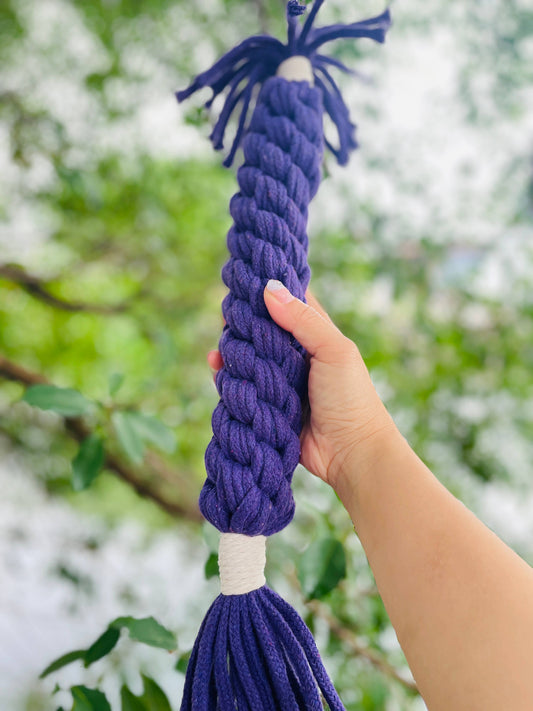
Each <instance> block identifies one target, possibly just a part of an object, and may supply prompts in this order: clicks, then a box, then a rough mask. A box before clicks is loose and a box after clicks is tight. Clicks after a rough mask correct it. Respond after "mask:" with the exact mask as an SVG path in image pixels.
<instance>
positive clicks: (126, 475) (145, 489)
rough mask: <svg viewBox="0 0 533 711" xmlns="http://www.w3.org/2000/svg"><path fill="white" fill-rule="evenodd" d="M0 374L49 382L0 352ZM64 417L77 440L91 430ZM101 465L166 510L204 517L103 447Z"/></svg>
mask: <svg viewBox="0 0 533 711" xmlns="http://www.w3.org/2000/svg"><path fill="white" fill-rule="evenodd" d="M0 377H3V378H5V379H7V380H13V381H16V382H19V383H22V384H24V385H38V384H41V383H48V382H49V381H48V380H47V379H46V378H45V377H44V375H42V374H40V373H35V372H32V371H29V370H26V369H25V368H23V367H22V366H21V365H18V363H14V362H13V361H10V360H8V359H7V358H4V357H3V356H2V355H0ZM63 420H64V425H65V429H66V430H67V432H68V433H69V434H70V435H71V437H72V438H73V439H75V440H76V441H77V442H82V441H83V440H84V439H86V438H87V437H88V436H89V435H90V434H91V429H90V428H89V427H88V426H87V425H86V424H85V422H84V421H83V420H82V419H81V418H80V417H65V418H63ZM146 461H147V462H152V463H153V462H154V461H155V457H150V458H148V457H147V460H146ZM104 466H105V467H106V468H107V469H109V470H110V471H112V472H113V473H114V474H115V475H116V476H118V477H119V479H122V481H124V482H126V483H127V484H129V486H131V487H132V489H134V491H136V492H137V494H139V496H142V497H143V498H146V499H150V500H151V501H153V502H154V503H156V504H157V505H158V506H159V508H161V509H162V510H163V511H166V513H168V514H170V515H171V516H174V517H178V518H184V519H186V520H188V521H191V522H194V523H199V522H201V521H203V517H202V515H201V513H200V511H199V509H198V508H197V507H196V506H191V505H186V504H182V503H178V502H175V501H170V500H169V499H168V498H166V497H165V496H164V495H163V494H162V493H161V491H159V490H158V488H157V487H154V486H153V484H152V483H151V482H149V481H147V480H145V479H142V478H140V477H139V475H138V472H137V471H136V470H135V468H134V467H132V466H130V465H129V464H128V463H127V462H125V461H124V460H122V459H121V458H120V457H119V456H117V455H116V454H114V453H112V452H107V451H106V455H105V460H104ZM151 469H152V471H153V472H154V473H156V472H157V469H159V470H161V465H159V467H157V468H156V467H154V466H152V468H151ZM173 474H174V480H175V481H179V480H181V479H184V478H185V477H183V476H181V475H179V474H177V473H176V472H173ZM166 475H167V477H168V475H169V470H168V469H167V470H166Z"/></svg>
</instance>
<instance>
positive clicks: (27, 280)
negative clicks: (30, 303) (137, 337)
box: [0, 264, 127, 314]
mask: <svg viewBox="0 0 533 711" xmlns="http://www.w3.org/2000/svg"><path fill="white" fill-rule="evenodd" d="M0 278H1V279H6V280H8V281H11V282H12V283H14V284H18V286H20V287H21V288H22V289H24V291H25V292H26V293H28V294H30V295H31V296H34V297H35V298H36V299H39V300H40V301H43V302H44V303H45V304H48V305H49V306H53V307H54V308H56V309H61V310H62V311H68V312H70V313H74V312H78V311H85V312H91V313H98V314H115V313H122V312H123V311H125V310H126V309H127V306H126V304H117V305H116V306H106V305H103V304H86V303H81V302H78V301H67V300H66V299H62V298H61V297H60V296H54V294H52V293H51V292H50V290H49V281H45V280H43V279H41V278H40V277H38V276H35V275H34V274H28V272H27V271H26V270H25V269H23V268H22V267H21V266H20V265H18V264H0ZM50 281H53V280H50Z"/></svg>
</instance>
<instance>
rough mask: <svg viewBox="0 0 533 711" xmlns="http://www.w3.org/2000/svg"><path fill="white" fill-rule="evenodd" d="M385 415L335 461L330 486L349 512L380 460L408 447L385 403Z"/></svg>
mask: <svg viewBox="0 0 533 711" xmlns="http://www.w3.org/2000/svg"><path fill="white" fill-rule="evenodd" d="M381 405H382V408H383V409H382V411H381V412H380V413H379V414H378V415H377V416H376V418H375V420H374V421H373V426H372V429H369V430H368V432H367V433H365V434H360V435H359V437H357V436H356V435H355V434H354V444H352V446H351V447H347V448H346V449H345V450H344V451H343V452H340V453H339V454H338V455H337V457H336V458H335V459H334V461H332V464H331V467H330V470H331V471H330V473H329V477H328V479H329V483H330V484H331V486H332V487H333V489H334V490H335V492H336V493H337V495H338V496H339V498H340V499H341V501H342V502H343V504H344V506H345V507H346V508H348V505H347V504H348V502H350V508H351V505H352V502H353V501H354V500H355V498H356V497H357V493H358V488H359V486H360V484H361V483H362V482H364V481H366V480H367V479H369V478H371V477H372V475H373V471H374V470H375V468H376V467H377V466H379V462H380V460H381V459H382V458H383V457H385V456H388V454H389V453H390V451H391V450H393V449H394V448H396V447H398V446H405V445H407V446H408V447H409V445H408V443H407V441H406V440H405V438H404V437H403V435H402V433H401V432H400V430H399V429H398V427H397V426H396V423H395V422H394V420H393V419H392V417H391V415H390V414H389V412H388V411H387V410H386V408H385V406H384V405H383V403H381Z"/></svg>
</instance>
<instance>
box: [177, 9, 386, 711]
mask: <svg viewBox="0 0 533 711" xmlns="http://www.w3.org/2000/svg"><path fill="white" fill-rule="evenodd" d="M323 2H324V0H315V2H314V3H313V5H312V8H311V11H310V12H309V15H308V16H307V18H306V20H305V23H304V24H303V25H302V24H300V22H299V16H300V15H302V14H303V13H304V12H305V10H306V8H305V6H304V5H300V4H299V2H298V0H289V2H288V4H287V22H288V42H287V44H286V45H285V44H283V43H281V42H280V41H279V40H277V39H275V38H274V37H270V36H267V35H260V36H255V37H250V38H248V39H247V40H245V41H244V42H242V43H241V44H240V45H238V46H237V47H235V48H234V49H232V50H230V51H229V52H227V54H225V55H224V56H223V57H222V58H221V59H219V60H218V61H217V62H216V63H215V64H214V65H213V66H212V67H211V68H210V69H209V70H207V71H206V72H203V73H202V74H200V75H199V76H198V77H196V79H195V80H194V82H193V83H192V84H191V85H190V86H189V87H188V88H187V89H185V90H183V91H180V92H177V94H176V96H177V98H178V101H183V100H184V99H186V98H187V97H189V96H190V95H191V94H193V93H194V92H196V91H197V90H199V89H201V88H203V87H207V86H208V87H210V88H211V89H212V92H213V95H212V97H211V98H210V100H209V101H207V103H206V104H205V106H206V107H207V108H209V107H210V106H211V104H212V102H213V100H214V98H215V97H216V96H217V95H218V94H220V93H221V92H222V91H223V90H225V89H226V88H227V87H229V90H228V92H227V95H226V99H225V103H224V106H223V108H222V111H221V113H220V116H219V118H218V121H217V122H216V124H215V127H214V129H213V131H212V133H211V136H210V139H211V141H212V143H213V146H214V147H215V149H217V150H220V149H222V148H223V138H224V133H225V130H226V126H227V123H228V120H229V118H230V117H231V115H232V113H233V112H234V110H235V109H236V108H237V106H238V105H239V104H242V106H241V112H240V116H239V120H238V126H237V132H236V135H235V138H234V141H233V145H232V147H231V150H230V152H229V155H228V156H227V158H226V159H225V161H224V165H225V166H227V167H229V166H230V165H231V164H232V162H233V159H234V157H235V153H236V151H237V149H238V147H239V146H242V149H243V153H244V163H243V164H242V165H241V166H240V167H239V169H238V171H237V181H238V184H239V188H240V190H239V192H237V193H236V194H235V195H234V196H233V197H232V199H231V202H230V213H231V216H232V218H233V220H234V224H233V225H232V227H231V229H230V230H229V232H228V235H227V244H228V249H229V252H230V255H231V256H230V258H229V260H228V261H227V262H226V264H225V265H224V267H223V269H222V279H223V281H224V283H225V284H226V286H227V287H228V288H229V293H228V294H227V296H226V297H225V298H224V301H223V303H222V311H223V315H224V318H225V320H226V325H225V326H224V329H223V332H222V335H221V338H220V341H219V350H220V353H221V355H222V359H223V362H224V365H223V367H222V368H221V369H220V370H219V371H218V373H217V377H216V386H217V390H218V393H219V395H220V401H219V403H218V405H217V406H216V408H215V410H214V412H213V416H212V426H213V437H212V439H211V441H210V443H209V445H208V447H207V449H206V453H205V464H206V470H207V479H206V481H205V484H204V486H203V488H202V491H201V494H200V509H201V511H202V513H203V515H204V516H205V518H206V519H207V520H208V521H209V522H210V523H212V524H213V525H214V526H215V527H216V528H218V530H219V531H221V533H222V535H221V541H220V549H219V567H220V577H221V594H220V595H219V596H218V597H217V598H216V600H215V601H214V602H213V604H212V605H211V607H210V608H209V610H208V612H207V614H206V616H205V618H204V621H203V623H202V625H201V628H200V631H199V633H198V637H197V639H196V642H195V644H194V647H193V651H192V654H191V657H190V660H189V664H188V667H187V674H186V678H185V689H184V694H183V700H182V704H181V711H300V710H301V711H321V710H322V709H323V708H324V706H323V701H325V702H326V704H327V706H328V708H329V709H330V711H341V710H343V709H344V707H343V705H342V702H341V700H340V698H339V696H338V694H337V692H336V691H335V689H334V687H333V684H332V682H331V681H330V679H329V677H328V675H327V673H326V671H325V668H324V666H323V664H322V661H321V659H320V655H319V652H318V649H317V647H316V644H315V642H314V640H313V637H312V635H311V632H310V631H309V630H308V628H307V627H306V625H305V624H304V622H303V620H302V619H301V618H300V617H299V615H298V614H297V612H296V611H295V610H294V609H293V608H292V607H291V606H290V605H288V603H286V602H285V601H284V600H282V599H281V598H280V597H279V595H277V594H276V593H275V592H274V591H273V590H271V589H270V588H269V587H267V585H266V584H265V578H264V574H263V571H264V563H265V541H266V537H267V536H270V535H272V534H273V533H276V532H278V531H280V530H282V529H283V528H284V527H285V526H286V525H287V524H288V523H289V522H290V521H291V520H292V517H293V515H294V499H293V496H292V490H291V480H292V475H293V473H294V470H295V468H296V466H297V464H298V461H299V458H300V441H299V435H300V432H301V427H302V402H303V401H304V399H305V398H306V394H307V366H306V360H305V355H306V353H305V350H304V349H303V347H302V346H301V345H300V344H299V343H298V341H296V339H294V337H292V336H291V335H290V334H289V333H287V332H286V331H284V330H283V329H281V328H280V327H279V326H278V325H277V324H276V323H274V321H273V320H272V319H271V318H270V315H269V313H268V311H267V309H266V307H265V304H264V300H263V290H264V288H265V285H266V283H267V281H268V280H269V279H278V280H279V281H281V282H283V283H284V284H285V285H286V286H287V287H288V289H289V290H290V291H291V292H292V293H293V294H294V295H295V296H297V297H298V298H300V299H302V300H304V299H305V292H306V289H307V285H308V283H309V278H310V269H309V265H308V262H307V252H308V237H307V231H306V230H307V215H308V205H309V203H310V201H311V199H312V198H313V197H314V195H315V194H316V192H317V190H318V187H319V184H320V179H321V162H322V155H323V150H324V145H325V146H326V147H327V148H328V149H329V150H330V151H331V152H332V153H333V154H334V155H335V157H336V159H337V161H338V163H339V164H341V165H343V164H345V163H347V161H348V157H349V154H350V151H352V150H353V149H355V148H356V147H357V142H356V140H355V136H354V133H355V128H356V127H355V126H354V124H352V123H351V121H350V117H349V113H348V109H347V107H346V105H345V103H344V101H343V99H342V96H341V93H340V91H339V88H338V87H337V85H336V83H335V81H334V79H333V78H332V76H331V74H330V72H329V69H330V68H331V67H335V68H338V69H340V70H342V71H344V72H348V73H350V74H355V72H353V71H351V70H350V69H348V68H347V67H346V66H345V65H344V64H342V63H341V62H340V61H338V60H337V59H334V58H331V57H327V56H325V55H323V54H320V53H319V49H320V47H321V46H322V45H323V44H325V43H327V42H329V41H331V40H335V39H340V38H345V37H354V38H355V37H368V38H370V39H373V40H375V41H377V42H381V43H383V42H384V41H385V34H386V32H387V30H388V28H389V27H390V25H391V17H390V11H389V9H388V8H387V9H386V10H385V11H384V12H383V13H382V14H381V15H379V16H377V17H374V18H371V19H368V20H364V21H362V22H356V23H353V24H351V25H341V24H339V25H331V26H328V27H321V28H315V27H313V22H314V20H315V17H316V14H317V12H318V10H319V8H320V6H321V5H322V4H323ZM243 84H244V85H243ZM256 84H257V85H260V86H261V89H260V91H259V94H258V96H257V99H256V105H255V108H254V110H253V113H252V117H251V119H250V121H249V124H247V117H248V113H249V109H250V105H251V103H252V99H253V94H254V87H255V86H256ZM324 111H326V112H327V114H328V115H329V116H330V118H331V119H332V121H333V123H334V124H335V126H336V128H337V131H338V136H339V147H338V148H334V147H333V146H332V145H331V144H330V143H329V142H328V141H327V140H326V138H325V136H324V131H323V125H322V121H323V113H324Z"/></svg>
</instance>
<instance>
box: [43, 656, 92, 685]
mask: <svg viewBox="0 0 533 711" xmlns="http://www.w3.org/2000/svg"><path fill="white" fill-rule="evenodd" d="M84 656H85V650H84V649H76V650H75V651H74V652H67V654H63V656H61V657H58V658H57V659H55V660H54V661H53V662H52V663H51V664H49V665H48V666H47V667H46V669H45V670H44V671H42V672H41V673H40V674H39V679H44V677H45V676H48V674H51V673H52V672H54V671H57V669H61V667H66V666H67V664H70V663H71V662H75V661H76V660H77V659H83V658H84Z"/></svg>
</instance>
